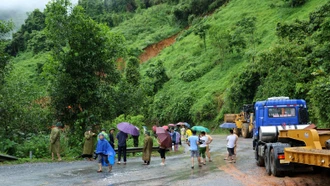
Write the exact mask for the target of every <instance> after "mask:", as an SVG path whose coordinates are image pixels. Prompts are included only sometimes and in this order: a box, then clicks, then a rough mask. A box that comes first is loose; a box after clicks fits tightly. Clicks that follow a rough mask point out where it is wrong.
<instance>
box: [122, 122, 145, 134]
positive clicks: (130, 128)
mask: <svg viewBox="0 0 330 186" xmlns="http://www.w3.org/2000/svg"><path fill="white" fill-rule="evenodd" d="M117 128H118V129H119V130H120V131H123V132H125V133H127V134H131V135H132V136H139V135H140V132H139V130H138V129H137V128H136V127H135V126H134V125H132V124H130V123H127V122H122V123H119V124H118V125H117Z"/></svg>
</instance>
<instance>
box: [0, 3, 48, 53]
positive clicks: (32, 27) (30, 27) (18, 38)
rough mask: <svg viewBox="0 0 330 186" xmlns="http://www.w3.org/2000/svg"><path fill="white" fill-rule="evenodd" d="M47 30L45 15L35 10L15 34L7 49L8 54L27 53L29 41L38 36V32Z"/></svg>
mask: <svg viewBox="0 0 330 186" xmlns="http://www.w3.org/2000/svg"><path fill="white" fill-rule="evenodd" d="M44 28H45V15H44V13H42V12H41V11H40V10H39V9H35V10H34V11H33V12H32V13H30V14H29V15H28V18H27V19H26V20H25V22H24V24H23V25H22V26H21V28H20V29H19V30H18V31H17V32H16V33H14V34H13V39H12V41H11V43H10V45H9V46H8V47H7V49H6V50H7V51H8V53H10V54H11V55H14V56H16V55H17V53H18V52H21V51H25V50H26V49H27V47H28V41H29V40H30V39H31V38H33V37H34V36H35V35H36V33H35V32H36V31H41V30H42V29H44Z"/></svg>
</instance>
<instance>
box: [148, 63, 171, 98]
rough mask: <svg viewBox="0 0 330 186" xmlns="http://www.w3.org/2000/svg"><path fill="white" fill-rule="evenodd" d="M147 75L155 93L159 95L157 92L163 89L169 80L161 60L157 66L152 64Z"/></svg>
mask: <svg viewBox="0 0 330 186" xmlns="http://www.w3.org/2000/svg"><path fill="white" fill-rule="evenodd" d="M146 75H147V76H148V77H149V78H150V80H151V82H152V84H153V86H154V88H153V91H154V93H157V91H158V90H160V89H161V88H162V87H163V85H164V83H166V82H167V81H168V80H169V78H168V76H167V75H166V69H165V67H164V65H163V62H162V61H161V60H158V61H157V62H156V64H150V65H149V68H148V70H147V72H146Z"/></svg>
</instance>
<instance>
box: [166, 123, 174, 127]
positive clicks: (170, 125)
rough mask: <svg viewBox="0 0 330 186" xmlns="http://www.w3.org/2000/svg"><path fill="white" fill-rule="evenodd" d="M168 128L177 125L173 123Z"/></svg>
mask: <svg viewBox="0 0 330 186" xmlns="http://www.w3.org/2000/svg"><path fill="white" fill-rule="evenodd" d="M168 126H169V127H175V126H176V124H172V123H171V124H168Z"/></svg>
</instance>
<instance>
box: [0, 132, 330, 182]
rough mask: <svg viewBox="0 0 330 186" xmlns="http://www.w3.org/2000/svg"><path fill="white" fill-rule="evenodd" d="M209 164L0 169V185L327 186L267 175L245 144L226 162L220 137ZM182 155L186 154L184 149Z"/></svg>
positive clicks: (320, 177)
mask: <svg viewBox="0 0 330 186" xmlns="http://www.w3.org/2000/svg"><path fill="white" fill-rule="evenodd" d="M213 137H214V142H213V143H212V146H211V152H212V157H213V162H210V163H209V162H208V163H207V165H206V166H203V167H202V168H198V167H196V166H195V169H193V170H192V169H191V168H190V160H189V151H186V153H183V154H180V155H175V156H170V157H167V160H166V166H164V167H162V166H160V165H159V163H160V158H159V156H157V157H152V161H151V165H149V166H143V165H142V164H141V163H142V162H141V158H129V159H128V163H127V165H115V166H114V168H113V172H112V173H106V172H103V173H101V174H98V173H96V170H97V167H96V162H85V161H77V162H59V163H58V162H56V163H36V164H23V165H14V166H13V165H12V166H8V165H5V166H0V180H1V181H0V185H61V186H65V185H90V186H92V185H187V186H188V185H196V186H197V185H203V186H204V185H220V186H222V185H223V186H227V185H235V186H236V185H237V186H239V185H243V186H244V185H247V186H257V185H267V186H268V185H286V186H307V185H308V186H310V185H327V186H328V185H330V177H329V176H327V175H324V174H316V173H312V172H304V173H294V174H293V175H291V176H290V177H288V176H286V177H284V178H275V177H273V176H268V175H266V173H265V169H264V168H262V167H257V166H256V164H255V160H254V156H253V150H252V148H251V145H252V140H251V139H242V138H240V140H239V145H238V151H237V153H238V160H237V163H235V164H233V163H227V162H225V161H224V160H223V158H224V156H225V153H226V152H225V149H226V147H225V136H213ZM186 150H187V149H186Z"/></svg>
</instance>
